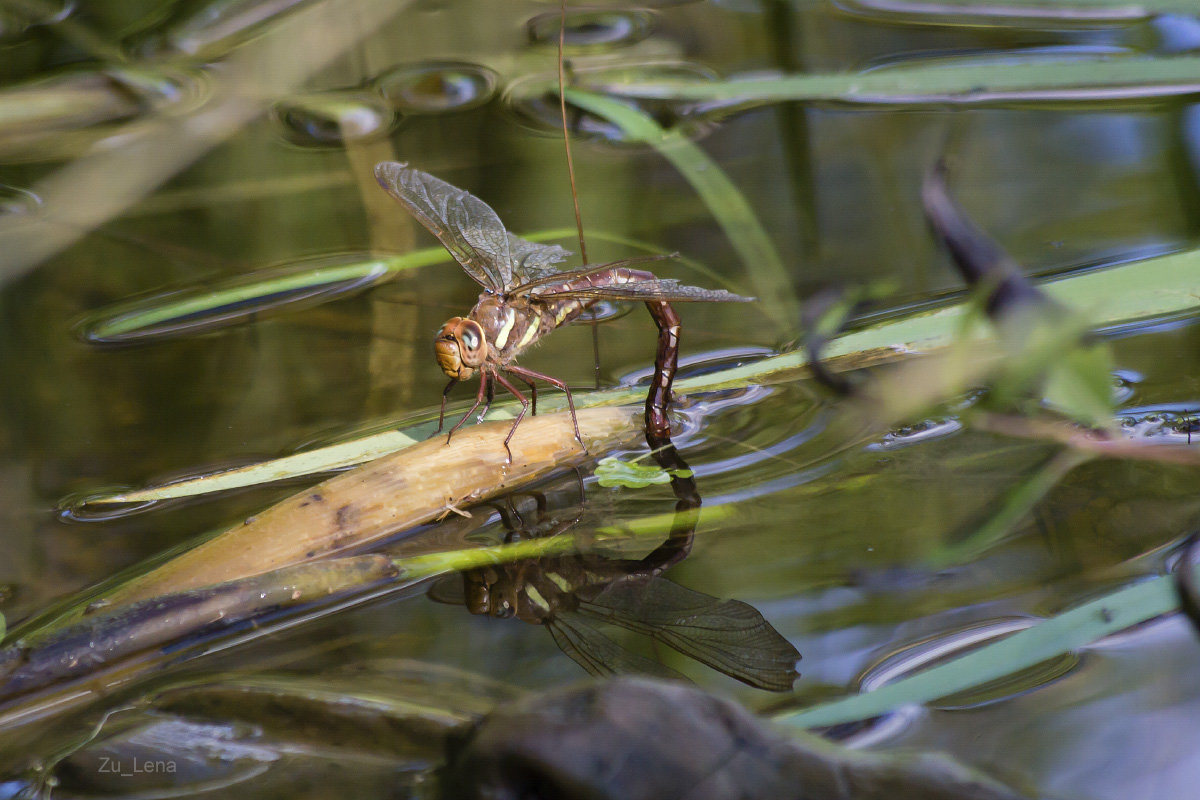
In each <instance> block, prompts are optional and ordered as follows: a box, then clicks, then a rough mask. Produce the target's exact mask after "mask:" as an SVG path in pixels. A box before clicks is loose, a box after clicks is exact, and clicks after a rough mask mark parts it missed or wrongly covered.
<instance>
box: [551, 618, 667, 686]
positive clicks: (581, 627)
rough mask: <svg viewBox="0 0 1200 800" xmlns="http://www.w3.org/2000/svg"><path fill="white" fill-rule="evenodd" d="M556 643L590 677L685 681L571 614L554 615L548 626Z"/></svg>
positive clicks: (586, 620) (589, 622)
mask: <svg viewBox="0 0 1200 800" xmlns="http://www.w3.org/2000/svg"><path fill="white" fill-rule="evenodd" d="M546 628H547V629H548V630H549V631H550V636H551V637H553V639H554V643H555V644H556V645H558V649H559V650H562V651H563V653H565V654H566V655H567V656H568V657H569V658H570V659H571V660H572V661H574V662H575V663H576V664H578V665H579V666H581V667H583V668H584V669H585V670H587V672H588V674H590V675H595V676H597V677H601V678H605V677H609V676H611V675H619V674H634V675H652V676H654V677H658V678H666V679H668V680H677V681H686V680H687V678H685V677H684V676H683V675H681V674H679V673H678V672H676V671H675V670H673V669H671V668H670V667H668V666H666V665H664V664H660V663H658V662H657V661H654V660H651V659H649V658H646V657H644V656H640V655H638V654H636V653H632V652H630V651H629V650H626V649H625V648H624V647H621V646H620V645H619V644H617V643H616V642H614V641H613V640H612V639H610V638H608V636H607V635H605V633H604V632H603V631H602V630H600V629H599V628H597V627H596V626H595V624H594V623H592V622H591V621H589V620H588V619H586V618H585V617H582V616H580V615H579V614H575V613H571V612H562V613H559V614H556V615H555V618H554V620H553V621H551V622H549V623H547V624H546Z"/></svg>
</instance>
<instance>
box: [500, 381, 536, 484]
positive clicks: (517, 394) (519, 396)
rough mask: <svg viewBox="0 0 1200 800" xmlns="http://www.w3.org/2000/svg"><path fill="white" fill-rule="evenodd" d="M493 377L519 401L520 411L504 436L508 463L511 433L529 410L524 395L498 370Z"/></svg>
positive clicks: (514, 431)
mask: <svg viewBox="0 0 1200 800" xmlns="http://www.w3.org/2000/svg"><path fill="white" fill-rule="evenodd" d="M493 377H494V378H495V379H496V380H497V381H499V382H500V385H501V386H503V387H504V388H505V389H508V390H509V391H510V392H512V393H513V397H515V398H517V399H518V400H520V401H521V413H519V414H517V418H516V420H514V421H513V426H512V429H511V430H510V431H509V432H508V436H505V437H504V449H505V450H507V451H508V463H510V464H511V463H512V450H510V449H509V447H508V443H509V441H511V440H512V437H513V434H514V433H516V432H517V426H518V425H520V424H521V420H523V419H524V418H525V412H526V411H528V410H529V401H528V400H526V399H525V395H523V394H521V391H520V390H519V389H517V387H515V386H513V385H512V384H511V383H509V381H508V378H506V377H504V376H503V375H501V374H500V373H499V372H496V373H494V374H493Z"/></svg>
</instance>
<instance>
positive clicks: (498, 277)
mask: <svg viewBox="0 0 1200 800" xmlns="http://www.w3.org/2000/svg"><path fill="white" fill-rule="evenodd" d="M375 180H377V181H378V182H379V185H380V186H382V187H383V188H384V190H385V191H387V193H388V194H390V195H391V196H392V197H394V198H396V200H398V201H400V204H401V205H403V206H404V207H405V208H407V209H408V210H409V213H411V214H412V215H413V216H414V217H416V218H417V220H418V221H420V223H421V224H422V225H424V226H425V227H426V228H427V229H429V232H430V233H432V234H433V235H434V236H436V237H437V238H438V241H440V242H441V243H442V246H443V247H445V248H446V249H447V250H449V251H450V255H452V256H454V259H455V260H456V261H458V263H459V264H461V265H462V268H463V269H464V270H466V272H467V274H468V275H470V276H471V277H472V278H474V279H475V280H476V281H478V282H479V283H480V284H481V285H482V286H484V287H486V288H488V289H491V290H493V291H495V292H503V291H504V289H505V288H506V287H507V286H510V285H512V283H513V274H512V266H511V260H512V257H511V253H510V252H509V234H508V231H507V230H505V228H504V223H502V222H501V221H500V217H498V216H497V215H496V212H495V211H493V210H492V207H491V206H489V205H488V204H487V203H485V202H483V201H482V200H480V199H479V198H478V197H476V196H475V195H473V194H471V193H470V192H468V191H466V190H465V189H459V188H458V187H456V186H451V185H450V184H448V183H446V182H445V181H443V180H440V179H438V178H435V177H433V176H432V175H430V174H429V173H427V172H421V171H420V170H419V169H410V168H408V167H407V166H406V165H404V164H401V163H399V162H396V161H384V162H381V163H379V164H376V165H375Z"/></svg>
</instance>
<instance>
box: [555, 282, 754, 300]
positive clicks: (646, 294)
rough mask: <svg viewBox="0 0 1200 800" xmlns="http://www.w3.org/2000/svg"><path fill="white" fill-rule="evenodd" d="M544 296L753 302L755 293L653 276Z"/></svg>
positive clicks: (556, 292)
mask: <svg viewBox="0 0 1200 800" xmlns="http://www.w3.org/2000/svg"><path fill="white" fill-rule="evenodd" d="M564 277H566V276H564ZM543 296H544V297H546V298H551V297H553V298H555V299H557V298H560V297H576V298H588V299H595V300H665V301H667V302H668V303H701V302H705V303H752V302H754V300H755V298H753V297H743V296H742V295H740V294H734V293H733V292H727V291H725V290H724V289H703V288H701V287H699V286H687V285H684V284H681V283H680V282H679V281H677V280H675V279H674V278H653V279H649V280H644V281H631V282H629V283H616V284H613V285H611V286H590V287H586V288H585V287H581V288H579V289H566V290H563V291H554V292H546V293H545V294H544V295H543Z"/></svg>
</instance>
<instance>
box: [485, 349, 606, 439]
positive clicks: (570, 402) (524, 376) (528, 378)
mask: <svg viewBox="0 0 1200 800" xmlns="http://www.w3.org/2000/svg"><path fill="white" fill-rule="evenodd" d="M505 369H506V370H508V371H509V372H511V373H513V374H514V375H516V376H518V377H519V378H521V380H523V381H525V382H526V383H532V382H533V381H534V380H541V381H545V382H546V383H548V384H550V385H551V386H556V387H558V388H559V389H562V391H563V394H565V395H566V396H567V408H568V409H570V411H571V424H572V425H574V426H575V441H577V442H579V444H580V446H582V447H583V449H584V452H587V446H586V445H584V444H583V437H582V436H580V435H579V420H578V419H576V418H575V399H574V398H573V397H572V396H571V390H570V389H568V388H567V385H566V384H565V383H563V382H562V381H560V380H559V379H558V378H551V377H550V376H549V375H543V374H542V373H540V372H534V371H533V370H531V369H525V368H524V367H518V366H517V365H516V364H509V365H508V366H507V367H505Z"/></svg>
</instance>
